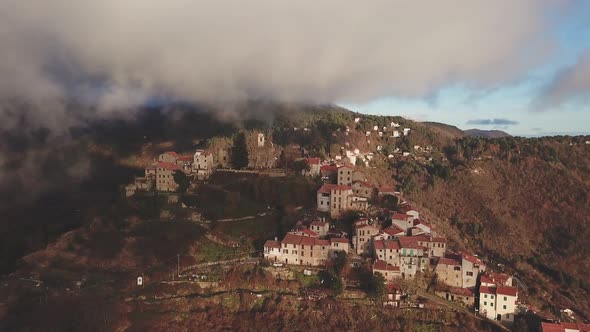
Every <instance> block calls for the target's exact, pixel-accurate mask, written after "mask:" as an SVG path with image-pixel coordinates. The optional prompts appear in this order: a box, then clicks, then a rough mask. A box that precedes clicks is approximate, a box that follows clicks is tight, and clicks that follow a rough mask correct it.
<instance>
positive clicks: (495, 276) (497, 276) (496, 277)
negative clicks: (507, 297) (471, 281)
mask: <svg viewBox="0 0 590 332" xmlns="http://www.w3.org/2000/svg"><path fill="white" fill-rule="evenodd" d="M486 275H487V276H488V277H489V278H490V279H491V280H493V281H494V282H497V283H501V284H506V282H507V281H508V279H510V276H509V275H507V274H505V273H498V272H492V271H489V272H486Z"/></svg>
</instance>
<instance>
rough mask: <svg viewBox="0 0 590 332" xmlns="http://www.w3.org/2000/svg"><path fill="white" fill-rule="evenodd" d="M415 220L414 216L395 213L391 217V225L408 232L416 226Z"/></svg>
mask: <svg viewBox="0 0 590 332" xmlns="http://www.w3.org/2000/svg"><path fill="white" fill-rule="evenodd" d="M414 219H415V217H414V216H411V215H408V214H405V213H394V214H392V215H391V223H392V224H393V225H396V226H397V227H399V228H401V229H405V230H408V229H410V228H412V227H413V226H414Z"/></svg>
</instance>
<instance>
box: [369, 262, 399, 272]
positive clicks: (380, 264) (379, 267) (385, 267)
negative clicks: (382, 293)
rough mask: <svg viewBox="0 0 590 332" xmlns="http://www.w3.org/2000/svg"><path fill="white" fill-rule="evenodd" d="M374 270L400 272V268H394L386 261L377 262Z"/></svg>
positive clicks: (374, 264)
mask: <svg viewBox="0 0 590 332" xmlns="http://www.w3.org/2000/svg"><path fill="white" fill-rule="evenodd" d="M373 270H381V271H399V266H393V265H391V264H389V263H387V262H386V261H382V260H376V261H375V263H373Z"/></svg>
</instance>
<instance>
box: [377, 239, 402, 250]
mask: <svg viewBox="0 0 590 332" xmlns="http://www.w3.org/2000/svg"><path fill="white" fill-rule="evenodd" d="M373 245H374V246H375V249H393V250H399V249H400V245H399V242H398V241H397V240H377V241H375V242H373Z"/></svg>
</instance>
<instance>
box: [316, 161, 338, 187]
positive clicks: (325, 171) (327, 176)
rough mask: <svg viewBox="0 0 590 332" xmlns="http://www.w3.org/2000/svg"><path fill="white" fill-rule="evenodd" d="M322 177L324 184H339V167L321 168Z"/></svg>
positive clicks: (325, 166) (324, 166)
mask: <svg viewBox="0 0 590 332" xmlns="http://www.w3.org/2000/svg"><path fill="white" fill-rule="evenodd" d="M320 175H321V176H322V180H324V183H337V182H338V166H336V165H322V166H320Z"/></svg>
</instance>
